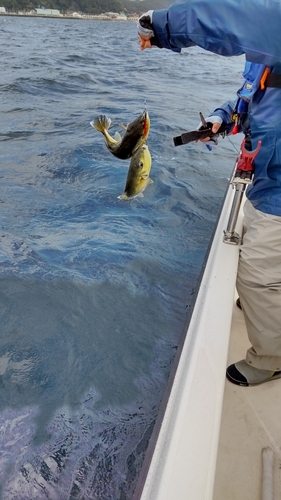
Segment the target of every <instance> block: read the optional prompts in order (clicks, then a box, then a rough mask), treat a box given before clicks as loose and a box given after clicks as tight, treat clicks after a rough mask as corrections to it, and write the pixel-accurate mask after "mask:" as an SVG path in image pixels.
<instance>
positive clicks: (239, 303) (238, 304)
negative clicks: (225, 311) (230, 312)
mask: <svg viewBox="0 0 281 500" xmlns="http://www.w3.org/2000/svg"><path fill="white" fill-rule="evenodd" d="M236 305H237V307H239V309H241V311H242V306H241V302H240V298H239V297H238V299H237V300H236Z"/></svg>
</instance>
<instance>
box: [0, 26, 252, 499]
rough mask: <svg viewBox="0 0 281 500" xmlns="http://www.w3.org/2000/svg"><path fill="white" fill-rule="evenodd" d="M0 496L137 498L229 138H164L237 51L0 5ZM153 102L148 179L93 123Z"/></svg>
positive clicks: (230, 77) (221, 96) (188, 124)
mask: <svg viewBox="0 0 281 500" xmlns="http://www.w3.org/2000/svg"><path fill="white" fill-rule="evenodd" d="M0 58H1V74H0V94H1V121H0V143H1V148H0V161H1V167H0V176H1V179H0V182H1V191H0V225H1V226H0V227H1V231H0V264H1V267H0V269H1V274H0V315H1V316H0V429H1V438H0V464H1V467H0V498H1V499H3V500H42V499H50V500H68V499H71V500H74V499H77V500H90V499H93V500H94V499H95V500H130V499H131V498H132V495H133V491H134V487H135V484H136V481H137V477H138V473H139V471H140V468H141V465H142V462H143V458H144V453H145V450H146V447H147V442H148V439H149V436H150V434H151V431H152V429H153V425H154V422H155V418H156V416H157V412H158V408H159V404H160V401H161V396H162V394H163V391H164V388H165V384H166V382H167V378H168V375H169V372H170V369H171V365H172V362H173V359H174V356H175V352H176V349H177V346H178V343H179V340H180V338H181V335H182V333H183V331H184V328H185V325H186V317H187V314H188V312H189V310H190V308H191V307H192V303H193V294H194V288H195V287H196V284H197V281H198V276H199V274H200V271H201V267H202V263H203V261H204V256H205V254H206V250H207V247H208V244H209V242H210V238H211V235H212V231H213V228H214V225H215V222H216V218H217V216H218V213H219V209H220V206H221V203H222V200H223V196H224V193H225V190H226V188H227V185H228V182H229V177H230V175H231V172H232V169H233V166H234V162H235V158H236V156H237V149H238V144H239V141H238V140H237V138H234V139H231V140H229V139H227V138H225V139H221V140H220V142H219V145H218V146H214V147H213V149H212V151H208V150H207V148H206V147H205V146H204V145H203V144H201V143H199V144H198V143H197V144H189V145H186V146H182V147H178V148H174V146H173V140H172V138H173V137H174V136H176V135H179V134H180V133H182V132H183V131H187V130H193V129H195V128H196V127H197V125H198V123H199V114H198V113H199V111H202V112H203V114H204V116H208V113H209V111H210V110H213V109H214V108H215V107H218V106H219V105H220V104H221V103H222V102H224V101H225V100H227V99H229V98H234V97H235V92H236V90H237V88H238V87H239V85H240V82H241V73H242V70H243V58H240V57H239V58H231V59H228V58H222V57H219V56H216V55H213V54H210V53H207V52H205V51H203V50H201V49H199V48H193V49H190V50H184V51H183V52H182V54H174V53H172V52H169V51H165V50H162V51H161V50H157V49H155V50H150V51H144V52H140V50H139V48H138V42H137V35H136V25H135V23H131V22H109V21H108V22H106V21H104V22H102V21H77V20H66V19H42V18H22V17H4V16H2V17H0ZM144 108H146V109H147V110H148V112H149V114H150V118H151V130H150V134H149V138H148V146H149V149H150V151H151V155H152V169H151V178H152V179H153V184H151V185H149V186H148V187H147V189H146V190H145V192H144V196H143V198H135V199H133V200H131V201H124V200H120V199H118V195H120V194H121V193H122V191H123V189H124V186H125V181H126V176H127V171H128V165H129V161H122V160H118V159H117V158H114V157H113V156H112V155H111V154H110V153H109V152H108V151H107V149H106V148H105V145H104V141H103V137H102V135H101V134H100V133H98V132H97V131H95V130H94V129H93V128H92V127H91V126H90V124H89V123H90V121H91V120H93V119H94V118H95V117H96V116H97V115H99V114H107V115H108V116H109V117H110V118H111V119H112V123H113V128H112V130H113V132H114V130H119V131H120V123H128V122H130V121H132V120H133V119H134V118H135V117H136V116H137V115H138V114H140V112H141V111H142V110H143V109H144Z"/></svg>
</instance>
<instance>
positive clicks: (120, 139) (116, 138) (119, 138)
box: [114, 132, 122, 142]
mask: <svg viewBox="0 0 281 500" xmlns="http://www.w3.org/2000/svg"><path fill="white" fill-rule="evenodd" d="M114 139H115V141H116V142H121V141H122V137H121V135H120V134H119V132H115V134H114Z"/></svg>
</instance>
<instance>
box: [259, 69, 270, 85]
mask: <svg viewBox="0 0 281 500" xmlns="http://www.w3.org/2000/svg"><path fill="white" fill-rule="evenodd" d="M269 72H270V70H269V68H267V67H266V68H265V70H264V72H263V75H262V77H261V81H260V86H261V89H262V90H264V89H265V81H266V79H267V77H268V75H269Z"/></svg>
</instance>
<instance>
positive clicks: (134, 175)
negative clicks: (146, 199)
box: [118, 144, 153, 200]
mask: <svg viewBox="0 0 281 500" xmlns="http://www.w3.org/2000/svg"><path fill="white" fill-rule="evenodd" d="M150 169H151V155H150V152H149V149H148V147H147V145H146V144H144V145H143V146H141V148H140V149H139V150H138V152H137V153H136V154H135V155H134V156H133V157H132V159H131V161H130V166H129V170H128V175H127V180H126V186H125V189H124V193H122V194H121V195H120V196H118V198H119V199H120V200H130V199H132V198H135V197H136V196H143V194H142V193H143V191H144V190H145V188H146V187H147V186H148V185H149V184H151V183H152V182H153V181H152V179H150V177H149V174H150Z"/></svg>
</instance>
